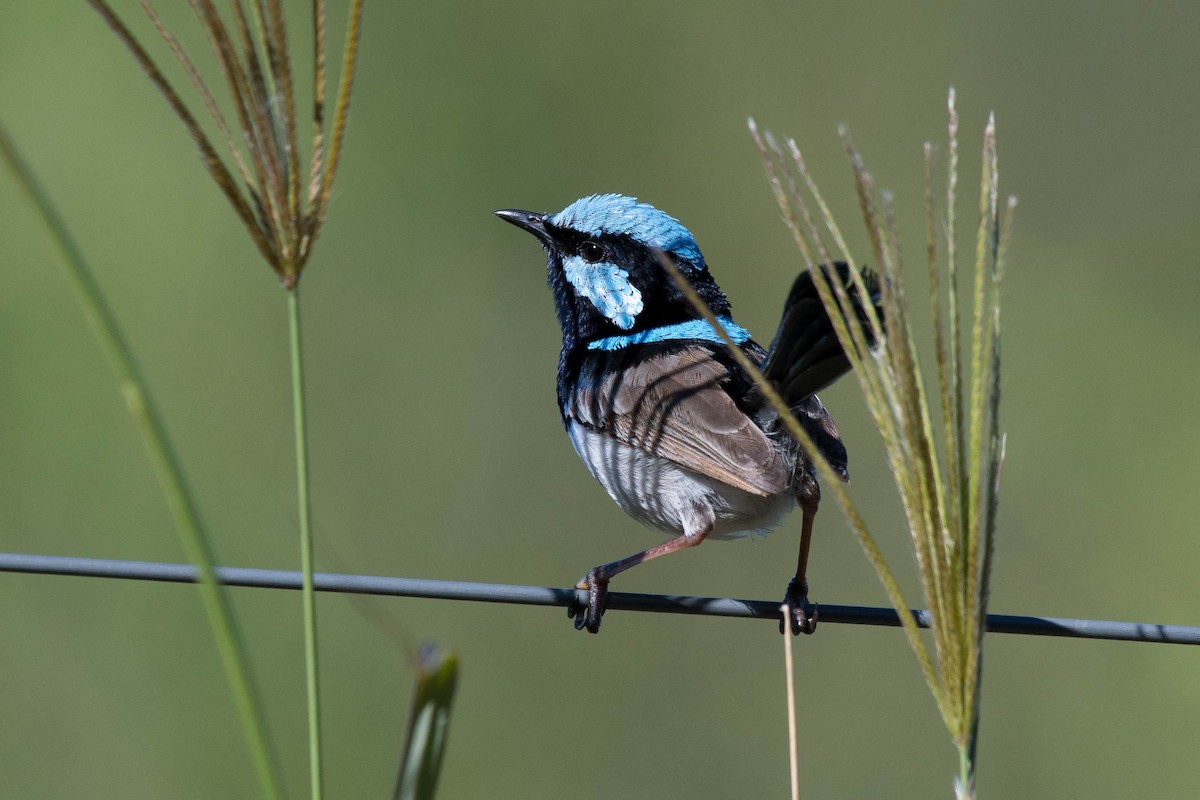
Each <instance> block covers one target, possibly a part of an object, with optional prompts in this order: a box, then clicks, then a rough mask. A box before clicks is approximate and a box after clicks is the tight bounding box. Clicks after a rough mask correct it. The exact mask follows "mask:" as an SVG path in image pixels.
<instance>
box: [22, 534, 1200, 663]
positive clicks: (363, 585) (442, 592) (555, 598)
mask: <svg viewBox="0 0 1200 800" xmlns="http://www.w3.org/2000/svg"><path fill="white" fill-rule="evenodd" d="M0 572H20V573H30V574H39V575H73V576H85V577H93V578H124V579H127V580H141V581H165V582H167V583H195V582H196V569H195V567H193V566H191V565H189V564H164V563H157V562H152V561H118V560H111V559H102V558H79V557H76V556H47V555H29V554H24V553H0ZM216 572H217V579H218V580H220V581H221V582H222V583H225V584H227V585H229V586H249V587H257V588H262V589H299V588H300V573H299V572H293V571H289V570H278V569H249V568H246V567H218V568H217V571H216ZM313 583H314V585H315V586H316V588H317V591H322V592H342V593H352V594H373V595H389V596H396V597H428V598H436V599H442V600H468V601H475V602H485V603H516V604H519V605H535V606H562V607H564V608H565V607H567V606H570V605H571V604H573V603H576V602H582V601H584V600H586V597H585V593H584V592H583V591H582V590H576V589H553V588H548V587H543V586H514V585H512V584H505V583H470V582H466V581H437V580H427V579H424V578H389V577H382V576H374V575H345V574H340V573H332V572H318V573H316V574H315V575H314V576H313ZM608 609H609V610H620V611H655V612H660V613H667V614H705V615H709V616H718V617H750V618H754V619H768V620H771V621H773V622H777V621H778V620H779V603H778V602H772V601H769V600H737V599H733V598H727V597H687V596H681V595H660V594H631V593H627V592H610V593H609V595H608ZM912 614H913V618H914V619H915V620H916V621H917V624H918V625H919V626H921V627H922V628H928V627H929V622H930V615H929V612H928V611H924V610H914V611H913V612H912ZM820 618H821V622H822V623H844V624H848V625H882V626H886V627H899V626H900V618H899V616H898V615H897V614H896V612H895V611H894V610H892V609H890V608H871V607H865V606H837V605H825V604H821V606H820ZM987 629H988V631H989V632H991V633H1019V634H1025V635H1029V636H1067V637H1073V638H1077V639H1114V640H1120V641H1130V642H1163V643H1167V644H1193V645H1196V644H1200V627H1193V626H1187V625H1158V624H1154V623H1146V622H1114V621H1110V620H1094V619H1064V618H1057V617H1036V616H1013V615H1009V614H988V617H987Z"/></svg>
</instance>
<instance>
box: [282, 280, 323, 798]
mask: <svg viewBox="0 0 1200 800" xmlns="http://www.w3.org/2000/svg"><path fill="white" fill-rule="evenodd" d="M287 307H288V332H289V334H290V335H289V337H288V338H289V342H290V344H291V355H292V409H293V417H294V420H295V427H296V496H297V501H298V503H299V508H298V510H299V515H300V569H301V572H302V573H303V585H302V590H301V602H302V603H303V605H304V686H305V696H306V698H307V701H308V765H309V783H310V789H311V793H312V798H313V800H320V797H321V794H322V777H321V695H320V675H319V669H318V660H317V594H316V591H315V590H314V589H313V537H312V501H311V497H310V494H309V477H308V423H307V418H306V414H305V404H304V400H305V398H304V358H303V352H302V350H301V346H300V345H301V340H300V285H299V284H296V285H295V286H293V287H292V288H291V289H290V290H289V291H288V292H287Z"/></svg>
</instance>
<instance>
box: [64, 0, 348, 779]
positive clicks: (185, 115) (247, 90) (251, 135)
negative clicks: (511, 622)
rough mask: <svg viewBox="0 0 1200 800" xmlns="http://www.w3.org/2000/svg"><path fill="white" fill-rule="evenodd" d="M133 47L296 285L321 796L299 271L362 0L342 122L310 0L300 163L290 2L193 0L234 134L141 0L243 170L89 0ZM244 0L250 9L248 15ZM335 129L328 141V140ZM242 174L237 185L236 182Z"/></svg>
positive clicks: (139, 51)
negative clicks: (305, 128) (305, 146)
mask: <svg viewBox="0 0 1200 800" xmlns="http://www.w3.org/2000/svg"><path fill="white" fill-rule="evenodd" d="M88 2H89V3H90V4H91V6H92V7H93V8H94V9H96V11H97V12H98V13H99V14H100V16H101V17H102V18H103V19H104V21H105V22H106V23H107V24H108V25H109V27H110V28H112V30H113V32H114V33H116V35H117V37H118V38H119V39H120V40H121V41H122V42H123V43H124V44H125V46H126V47H127V48H129V50H130V52H131V53H133V56H134V58H136V59H137V61H138V63H139V64H140V65H141V67H142V69H143V70H144V71H145V72H146V74H147V75H148V76H149V78H150V80H151V81H152V82H153V83H154V85H155V86H156V87H158V90H159V91H160V92H161V93H162V95H163V97H164V98H165V99H166V101H167V103H168V104H169V105H170V106H171V109H172V110H173V111H174V112H175V114H176V115H177V116H178V117H179V118H180V120H181V121H182V122H183V124H184V126H185V127H186V128H187V130H188V133H189V134H190V135H191V137H192V139H193V140H194V141H195V143H196V146H197V147H198V148H199V149H200V154H201V157H202V160H203V162H204V166H205V167H206V168H207V169H208V172H209V174H210V175H211V176H212V178H213V180H214V181H216V183H217V186H218V187H219V188H220V189H221V192H222V193H223V194H224V195H225V198H226V200H228V201H229V204H230V205H231V206H232V207H233V210H234V213H235V214H236V215H237V217H238V219H239V220H241V223H242V225H243V226H244V227H245V228H246V232H247V233H249V234H250V238H251V240H252V241H253V242H254V244H255V246H256V247H257V248H258V251H259V254H260V255H261V256H262V257H263V259H264V260H265V261H266V262H267V264H268V265H269V266H270V267H271V269H272V270H274V271H275V274H276V275H278V276H279V279H280V282H281V283H282V284H283V286H284V288H285V289H287V290H288V292H287V309H288V332H289V343H290V351H291V368H292V369H291V371H292V403H293V416H294V420H295V440H296V483H297V496H298V505H299V519H300V561H301V569H302V571H303V574H304V582H303V599H302V603H303V609H304V644H305V647H304V655H305V689H306V695H307V701H308V722H309V725H308V728H309V771H310V776H309V777H310V789H311V796H312V797H313V798H320V797H321V794H322V769H321V734H320V730H321V717H320V702H319V681H318V661H317V625H316V593H315V591H314V587H313V579H312V574H313V545H312V508H311V502H310V499H309V498H310V492H309V472H308V435H307V422H306V412H305V394H304V373H303V359H302V358H301V352H302V351H301V335H300V334H301V326H300V291H299V281H300V275H301V274H302V272H303V270H304V266H305V264H306V263H307V262H308V258H309V256H310V255H311V253H312V247H313V244H314V243H315V242H316V240H317V236H318V235H319V234H320V231H321V227H322V224H323V223H324V221H325V216H326V214H327V212H328V209H329V201H330V196H331V194H332V191H333V180H334V176H335V175H336V174H337V168H338V165H339V163H340V160H341V154H342V145H343V141H344V138H345V132H346V116H347V113H348V112H349V108H350V94H351V90H352V88H353V85H354V73H355V68H356V66H357V64H358V52H359V50H358V45H359V39H360V34H361V29H362V9H363V2H362V0H351V3H350V13H349V21H348V23H347V27H346V43H345V50H344V53H343V58H342V70H341V78H340V82H339V85H338V91H337V100H336V104H335V106H334V113H333V120H332V123H331V124H330V126H329V131H328V133H327V131H326V119H325V92H326V68H325V49H326V39H325V3H324V0H313V5H312V29H313V90H312V91H313V94H312V144H311V149H312V152H311V154H310V157H309V161H308V165H307V169H305V170H303V171H302V170H301V166H300V149H299V145H298V141H297V136H298V134H297V131H298V129H299V128H300V127H301V124H300V121H299V118H298V113H299V112H298V108H297V104H296V91H295V80H294V75H293V72H292V58H291V51H290V45H289V39H288V33H287V24H286V20H285V19H284V14H283V6H282V2H281V0H254V2H250V3H247V2H245V0H231V2H230V11H229V12H228V14H229V16H231V17H232V20H233V24H232V28H231V27H230V26H228V25H227V24H226V22H225V20H224V19H223V18H222V16H221V14H220V13H219V12H218V11H217V7H216V5H215V4H214V3H213V1H212V0H188V4H189V5H190V6H191V8H192V10H193V11H194V12H195V14H196V16H197V18H198V19H199V21H200V26H201V28H202V29H203V31H204V34H205V36H206V38H207V39H208V43H209V46H210V47H211V49H212V52H213V56H214V58H215V60H216V63H217V67H218V68H219V70H220V73H221V75H222V76H223V77H224V79H225V83H226V89H227V90H228V93H229V100H230V103H231V104H232V106H233V110H234V113H235V115H236V123H237V128H236V133H235V131H234V128H233V127H232V126H231V125H230V124H229V122H228V120H226V118H225V116H224V114H223V113H222V112H221V109H220V106H219V104H218V103H217V101H216V99H215V97H214V95H213V92H212V90H211V89H210V88H209V86H208V85H207V84H206V83H205V82H204V80H203V78H202V77H201V76H200V72H199V70H198V69H197V68H196V65H195V62H194V61H193V60H192V59H191V57H190V56H189V55H188V54H187V52H186V51H185V50H184V48H183V46H182V45H181V44H180V42H179V40H178V39H177V38H176V37H175V36H174V35H173V34H172V33H171V32H170V31H169V30H167V28H166V26H165V25H164V24H163V22H162V20H161V19H160V18H159V16H158V14H157V13H156V12H155V11H154V9H153V8H152V7H151V5H150V3H149V0H138V2H139V4H140V5H141V7H142V10H143V11H144V12H145V14H146V16H147V17H148V18H149V20H150V22H151V24H152V25H153V26H154V28H155V29H156V30H157V31H158V34H159V35H160V36H161V37H162V39H163V41H165V42H166V44H167V47H168V48H169V49H170V51H171V53H172V54H173V55H174V56H175V58H176V59H177V60H178V61H179V64H180V66H181V67H182V69H183V72H184V74H185V75H186V76H187V78H188V80H189V81H190V82H191V83H192V85H193V87H194V88H195V90H196V92H197V93H198V94H199V95H200V98H201V101H202V103H203V105H204V107H205V110H206V111H207V113H208V114H209V116H210V117H211V118H212V120H213V122H214V123H215V125H216V127H217V129H218V130H219V131H220V134H221V136H222V138H224V140H225V146H226V149H227V150H228V155H229V159H230V160H231V161H232V163H233V166H234V170H235V171H236V173H237V176H238V177H237V178H235V177H234V173H233V172H231V171H230V168H229V167H228V166H227V165H226V162H225V160H224V159H222V158H221V156H220V155H219V154H218V152H217V149H216V147H214V145H213V143H212V142H211V141H210V139H209V138H208V135H207V134H206V133H205V132H204V130H203V129H202V128H201V126H200V124H199V122H198V121H197V119H196V116H195V115H194V114H193V113H192V112H191V110H190V109H189V108H188V106H187V104H186V103H185V102H184V101H183V99H182V98H181V97H180V95H179V93H178V92H177V91H176V90H175V89H174V87H173V86H172V85H171V83H170V82H169V81H168V80H167V78H166V76H165V75H164V73H163V71H162V70H161V69H160V68H159V66H158V64H156V63H155V61H154V59H153V58H151V56H150V55H149V53H147V51H146V50H145V48H143V47H142V46H141V44H140V43H139V42H138V41H137V39H136V38H135V37H134V35H133V33H132V32H131V31H130V30H129V28H128V27H126V26H125V24H124V23H123V22H122V21H121V20H120V19H119V18H118V16H117V15H116V13H115V12H114V11H113V9H112V7H111V6H110V5H109V4H108V2H106V0H88ZM247 5H249V8H250V12H249V13H247ZM327 136H328V141H327ZM239 179H240V183H239Z"/></svg>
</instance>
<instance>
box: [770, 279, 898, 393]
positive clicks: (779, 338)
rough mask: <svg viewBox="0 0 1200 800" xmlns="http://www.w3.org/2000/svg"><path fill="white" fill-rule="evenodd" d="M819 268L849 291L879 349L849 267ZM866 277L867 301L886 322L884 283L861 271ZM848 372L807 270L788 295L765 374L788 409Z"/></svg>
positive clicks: (872, 344)
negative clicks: (881, 288) (882, 297)
mask: <svg viewBox="0 0 1200 800" xmlns="http://www.w3.org/2000/svg"><path fill="white" fill-rule="evenodd" d="M818 269H821V270H823V271H824V273H825V275H826V276H828V277H829V278H830V279H831V280H836V281H838V282H839V283H841V284H842V285H843V286H845V287H846V291H847V293H848V294H849V296H850V299H851V302H852V303H853V306H854V311H855V313H856V314H857V316H858V318H859V320H860V321H861V322H862V323H863V327H864V330H865V331H866V334H867V341H868V343H869V344H870V345H871V346H874V344H875V341H874V339H873V338H872V336H871V330H870V324H869V323H868V322H867V316H866V309H865V308H864V306H863V304H862V298H861V297H860V296H859V293H858V292H857V291H855V289H854V286H853V283H852V281H851V278H850V267H849V265H847V264H846V263H845V262H844V261H838V262H835V263H834V265H833V269H832V270H830V268H829V267H828V265H825V264H822V265H821V266H820V267H818ZM831 272H832V274H830V273H831ZM861 275H862V278H863V285H864V286H865V288H866V290H867V295H868V298H869V299H870V302H871V304H872V305H873V306H874V307H875V309H876V314H877V315H878V317H879V320H880V322H882V321H883V309H882V308H880V306H879V279H878V278H877V277H876V276H875V273H873V272H871V271H870V270H868V269H866V268H864V269H863V270H862V271H861ZM849 370H850V359H849V358H847V356H846V353H845V351H844V350H842V346H841V343H840V342H838V338H837V333H836V332H835V331H834V329H833V323H832V322H830V320H829V315H828V314H827V313H825V306H824V305H822V304H821V297H820V295H818V294H817V287H816V285H815V284H814V283H813V276H812V273H811V272H810V271H809V270H805V271H804V272H801V273H800V275H799V276H798V277H797V278H796V282H795V283H794V284H792V290H791V292H789V293H788V298H787V303H786V304H785V305H784V307H783V318H782V319H781V320H780V321H779V329H778V330H777V331H776V332H775V339H774V340H773V341H772V342H771V349H770V350H769V351H768V352H767V357H766V360H765V361H764V362H763V373H764V374H765V375H766V377H767V378H768V379H769V380H770V381H771V382H772V383H774V384H775V385H776V386H777V387H778V388H779V391H780V392H781V393H782V394H783V399H784V400H785V401H786V402H787V404H788V405H789V406H794V405H796V404H797V403H799V402H800V401H802V400H804V399H805V398H806V397H808V396H810V395H812V394H814V393H816V392H818V391H820V390H821V389H824V388H825V387H826V386H828V385H829V384H831V383H833V382H834V381H835V380H837V379H838V378H840V377H841V376H842V375H844V374H846V372H848V371H849Z"/></svg>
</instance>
